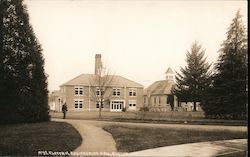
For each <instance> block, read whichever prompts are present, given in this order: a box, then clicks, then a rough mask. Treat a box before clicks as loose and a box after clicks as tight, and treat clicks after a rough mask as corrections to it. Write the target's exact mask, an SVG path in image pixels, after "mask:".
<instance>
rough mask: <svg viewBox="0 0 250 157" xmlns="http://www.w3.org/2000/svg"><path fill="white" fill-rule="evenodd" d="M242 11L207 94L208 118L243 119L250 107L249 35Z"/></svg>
mask: <svg viewBox="0 0 250 157" xmlns="http://www.w3.org/2000/svg"><path fill="white" fill-rule="evenodd" d="M241 17H242V16H241V15H240V11H238V12H237V13H236V16H235V18H234V19H233V20H232V23H231V25H230V27H229V28H228V31H227V39H226V40H225V41H224V42H223V44H222V48H221V49H220V55H219V58H218V61H217V63H216V66H215V69H216V73H215V75H214V83H213V86H212V88H210V89H209V90H208V92H207V97H206V103H205V106H204V110H205V113H206V115H207V116H213V117H219V118H230V119H240V118H244V117H245V116H246V105H247V89H246V84H247V70H248V65H247V50H248V47H247V36H246V29H245V26H244V24H243V21H242V19H241Z"/></svg>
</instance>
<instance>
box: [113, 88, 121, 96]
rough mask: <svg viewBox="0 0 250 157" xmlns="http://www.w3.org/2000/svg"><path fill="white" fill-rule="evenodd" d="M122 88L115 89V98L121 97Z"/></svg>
mask: <svg viewBox="0 0 250 157" xmlns="http://www.w3.org/2000/svg"><path fill="white" fill-rule="evenodd" d="M120 95H121V88H113V96H120Z"/></svg>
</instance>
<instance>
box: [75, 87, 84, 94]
mask: <svg viewBox="0 0 250 157" xmlns="http://www.w3.org/2000/svg"><path fill="white" fill-rule="evenodd" d="M75 95H83V87H75Z"/></svg>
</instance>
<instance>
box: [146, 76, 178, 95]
mask: <svg viewBox="0 0 250 157" xmlns="http://www.w3.org/2000/svg"><path fill="white" fill-rule="evenodd" d="M174 86H175V82H174V81H172V80H160V81H156V82H154V83H153V84H151V85H150V86H149V87H147V88H146V89H144V91H143V94H144V95H147V94H150V95H163V94H170V93H171V90H172V88H173V87H174Z"/></svg>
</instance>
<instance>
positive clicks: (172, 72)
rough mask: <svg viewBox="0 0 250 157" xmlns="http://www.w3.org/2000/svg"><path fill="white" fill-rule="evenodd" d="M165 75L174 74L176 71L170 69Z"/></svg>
mask: <svg viewBox="0 0 250 157" xmlns="http://www.w3.org/2000/svg"><path fill="white" fill-rule="evenodd" d="M165 74H174V71H173V70H172V69H171V68H170V67H169V68H168V70H167V71H166V73H165Z"/></svg>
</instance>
